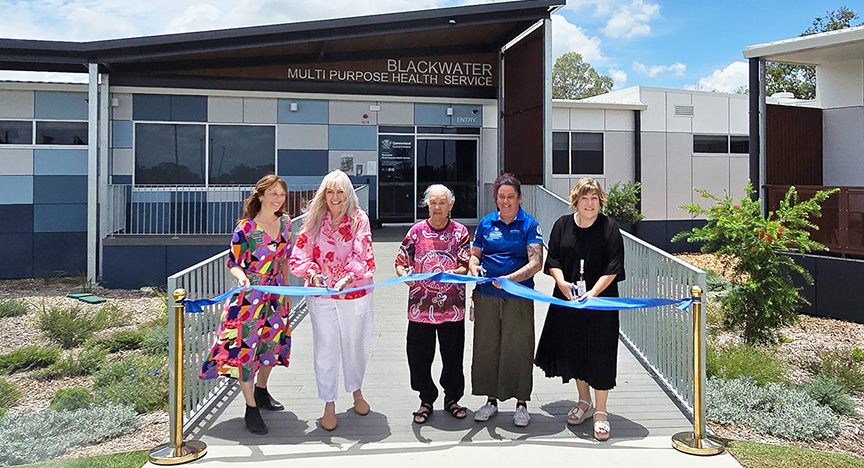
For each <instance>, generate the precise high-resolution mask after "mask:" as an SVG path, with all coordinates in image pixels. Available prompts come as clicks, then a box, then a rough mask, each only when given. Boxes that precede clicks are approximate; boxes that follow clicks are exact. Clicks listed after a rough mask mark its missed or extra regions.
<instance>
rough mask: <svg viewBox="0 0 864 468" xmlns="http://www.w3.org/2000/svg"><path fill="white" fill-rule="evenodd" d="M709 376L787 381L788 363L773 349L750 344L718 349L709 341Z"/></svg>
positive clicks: (707, 364) (764, 381)
mask: <svg viewBox="0 0 864 468" xmlns="http://www.w3.org/2000/svg"><path fill="white" fill-rule="evenodd" d="M705 367H706V369H707V377H709V378H710V377H715V376H716V377H722V378H724V379H727V380H732V379H737V378H739V377H752V378H753V380H755V381H756V383H758V384H759V385H765V384H766V383H768V382H777V383H782V382H785V381H786V369H787V365H786V364H785V363H784V362H783V360H781V359H780V358H778V357H777V356H776V353H775V352H774V351H773V350H771V349H763V348H758V347H753V346H748V345H741V346H733V347H730V348H726V349H719V350H718V349H717V347H716V345H714V343H712V342H711V341H710V340H709V341H708V352H707V362H706V365H705Z"/></svg>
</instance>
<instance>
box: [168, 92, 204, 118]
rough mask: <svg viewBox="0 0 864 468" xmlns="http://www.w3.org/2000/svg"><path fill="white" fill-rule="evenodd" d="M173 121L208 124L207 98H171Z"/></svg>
mask: <svg viewBox="0 0 864 468" xmlns="http://www.w3.org/2000/svg"><path fill="white" fill-rule="evenodd" d="M171 120H173V121H180V122H206V121H207V96H171Z"/></svg>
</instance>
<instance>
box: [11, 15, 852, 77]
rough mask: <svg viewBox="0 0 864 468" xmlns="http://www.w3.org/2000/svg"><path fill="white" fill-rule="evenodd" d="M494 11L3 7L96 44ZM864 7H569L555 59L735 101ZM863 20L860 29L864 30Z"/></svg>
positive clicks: (32, 29)
mask: <svg viewBox="0 0 864 468" xmlns="http://www.w3.org/2000/svg"><path fill="white" fill-rule="evenodd" d="M478 3H493V2H491V1H488V0H487V1H478V0H146V1H140V0H135V1H130V0H0V11H3V14H4V21H3V23H2V25H0V38H10V39H42V40H58V41H90V40H100V39H114V38H124V37H136V36H150V35H157V34H169V33H177V32H188V31H201V30H211V29H223V28H232V27H241V26H255V25H264V24H274V23H289V22H295V21H308V20H318V19H329V18H339V17H349V16H360V15H370V14H377V13H389V12H397V11H411V10H420V9H428V8H441V7H450V6H460V5H467V4H478ZM844 5H845V6H846V7H848V8H850V9H851V10H853V11H855V12H856V13H859V15H862V18H864V0H856V1H843V0H840V3H835V2H833V1H823V0H806V1H802V0H749V1H744V0H707V1H706V0H689V1H687V0H568V1H567V5H566V6H565V7H564V8H562V9H560V10H558V12H557V13H556V14H555V15H553V18H552V52H553V57H558V56H560V55H561V54H563V53H565V52H569V51H576V52H579V53H581V54H582V56H583V58H584V59H585V60H586V61H587V62H589V63H590V64H591V65H592V66H593V67H594V68H595V69H596V70H597V71H598V72H599V73H601V74H604V75H608V76H611V77H612V78H613V79H614V81H615V88H614V89H623V88H627V87H631V86H637V85H641V86H654V87H664V88H676V89H681V88H687V89H702V90H713V91H723V92H733V91H735V90H736V89H738V88H740V87H742V86H744V85H746V83H747V73H748V71H747V62H746V61H745V59H744V57H743V55H742V51H743V50H744V49H745V48H746V47H747V46H750V45H754V44H760V43H766V42H773V41H777V40H782V39H788V38H791V37H795V36H798V35H800V34H801V33H802V32H803V31H804V30H805V29H807V28H808V27H810V25H811V23H812V22H813V20H814V18H816V17H817V16H824V15H825V13H826V12H827V11H829V10H836V9H838V8H839V7H841V6H844ZM862 18H859V19H857V20H855V21H854V22H853V25H858V24H861V23H864V19H862ZM0 80H31V81H75V82H86V80H87V76H86V75H84V74H80V75H78V74H56V73H50V74H49V73H26V72H9V71H0Z"/></svg>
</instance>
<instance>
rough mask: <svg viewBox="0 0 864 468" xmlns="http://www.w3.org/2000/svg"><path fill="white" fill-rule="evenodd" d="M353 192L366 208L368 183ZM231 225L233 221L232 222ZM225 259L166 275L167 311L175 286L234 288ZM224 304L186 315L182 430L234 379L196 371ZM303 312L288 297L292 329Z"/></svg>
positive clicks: (294, 225) (298, 221) (294, 227)
mask: <svg viewBox="0 0 864 468" xmlns="http://www.w3.org/2000/svg"><path fill="white" fill-rule="evenodd" d="M355 193H356V194H357V197H358V199H359V202H360V206H361V207H362V208H363V209H364V210H368V208H369V186H368V185H363V186H360V187H357V188H355ZM305 218H306V215H305V214H304V215H301V216H297V217H295V218H292V220H291V240H292V242H293V241H294V239H296V238H297V234H298V233H299V232H300V229H301V228H302V227H303V221H304V220H305ZM231 225H232V226H233V225H234V224H233V223H232V224H231ZM227 258H228V250H227V249H226V250H225V251H223V252H220V253H218V254H216V255H214V256H212V257H210V258H208V259H206V260H204V261H202V262H200V263H197V264H195V265H192V266H190V267H189V268H186V269H185V270H183V271H180V272H178V273H175V274H173V275H171V276H169V277H168V301H169V304H168V305H169V308H168V310H169V311H171V310H173V306H174V304H173V292H174V290H176V289H177V288H183V289H185V290H186V297H187V298H188V299H192V300H195V299H204V298H210V297H214V296H218V295H219V294H222V293H224V292H225V291H227V290H229V289H231V288H233V287H234V286H235V281H234V279H233V278H232V277H231V274H230V273H229V272H228V268H227V266H226V261H227ZM302 284H303V281H302V280H301V279H300V278H297V277H295V276H293V275H290V277H289V278H288V285H291V286H300V285H302ZM223 307H224V304H214V305H211V306H207V307H205V308H204V312H202V313H197V314H187V315H186V319H185V322H186V323H185V329H184V330H185V331H184V334H183V336H184V343H183V345H184V348H185V349H184V350H183V354H184V376H185V380H186V381H185V382H184V392H183V396H184V399H185V402H184V405H183V408H184V411H185V412H184V414H183V415H182V417H183V419H184V421H185V422H184V424H183V431H184V432H187V431H188V430H190V429H191V428H192V427H194V426H195V425H196V424H197V423H198V421H199V420H200V418H201V417H203V416H204V415H206V414H207V412H208V410H209V408H210V406H211V404H212V403H214V402H215V401H218V399H219V396H220V395H222V393H223V392H224V391H227V390H228V389H229V388H230V384H231V383H232V382H233V381H232V380H229V379H214V380H201V379H199V378H198V374H199V372H200V369H201V364H202V363H203V362H204V360H205V359H207V356H208V355H209V353H210V347H211V346H212V345H213V342H214V340H215V339H216V332H217V331H218V328H219V324H220V322H221V321H220V318H221V315H222V308H223ZM305 312H306V301H305V298H302V297H292V298H291V314H290V316H289V322H290V324H291V327H292V328H294V327H295V326H296V325H297V324H298V323H299V322H300V320H302V319H303V317H304V316H305ZM174 320H175V318H174V314H170V313H169V324H168V329H169V330H174ZM175 343H176V337H174V336H173V335H172V336H171V337H170V345H169V348H168V349H169V351H168V362H174V361H173V360H174V358H175V356H174V352H175V349H174V345H175ZM173 393H174V390H173V388H172V389H171V390H170V394H169V398H170V399H171V401H174V398H175V396H174V394H173ZM172 408H173V405H169V417H170V418H171V421H172V423H173V421H176V417H177V415H175V414H171V413H173V410H172Z"/></svg>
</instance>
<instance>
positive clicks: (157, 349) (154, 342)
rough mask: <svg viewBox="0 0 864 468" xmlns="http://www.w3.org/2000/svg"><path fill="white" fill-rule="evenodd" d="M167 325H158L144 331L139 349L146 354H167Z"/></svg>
mask: <svg viewBox="0 0 864 468" xmlns="http://www.w3.org/2000/svg"><path fill="white" fill-rule="evenodd" d="M168 340H169V335H168V325H167V324H165V325H160V326H158V327H156V328H153V329H150V330H148V331H147V332H145V333H144V340H143V342H142V343H141V349H143V350H144V351H145V352H147V353H148V354H160V355H167V354H168Z"/></svg>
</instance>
